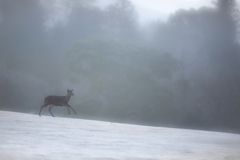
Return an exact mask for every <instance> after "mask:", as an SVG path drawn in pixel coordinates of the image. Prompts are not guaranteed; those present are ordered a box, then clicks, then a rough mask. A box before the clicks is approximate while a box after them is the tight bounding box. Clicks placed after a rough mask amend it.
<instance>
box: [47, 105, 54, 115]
mask: <svg viewBox="0 0 240 160" xmlns="http://www.w3.org/2000/svg"><path fill="white" fill-rule="evenodd" d="M52 108H53V105H50V107H49V108H48V111H49V113H50V114H51V115H52V116H53V117H54V115H53V114H52V112H51V109H52Z"/></svg>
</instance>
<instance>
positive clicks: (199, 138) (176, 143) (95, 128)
mask: <svg viewBox="0 0 240 160" xmlns="http://www.w3.org/2000/svg"><path fill="white" fill-rule="evenodd" d="M69 117H71V115H70V116H69ZM12 159H13V160H15V159H19V160H39V159H54V160H55V159H56V160H61V159H64V160H72V159H76V160H82V159H83V160H85V159H86V160H95V159H96V160H116V159H121V160H138V159H139V160H145V159H148V160H157V159H159V160H240V135H237V134H226V133H218V132H206V131H197V130H184V129H170V128H161V127H146V126H137V125H127V124H118V123H110V122H100V121H89V120H81V119H71V118H59V117H55V118H53V117H50V116H42V117H39V116H38V115H31V114H23V113H14V112H6V111H0V160H12Z"/></svg>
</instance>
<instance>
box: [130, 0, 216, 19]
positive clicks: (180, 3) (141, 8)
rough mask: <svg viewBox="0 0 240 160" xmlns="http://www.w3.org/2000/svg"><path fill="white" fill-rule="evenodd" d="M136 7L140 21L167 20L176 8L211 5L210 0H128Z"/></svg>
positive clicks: (195, 7)
mask: <svg viewBox="0 0 240 160" xmlns="http://www.w3.org/2000/svg"><path fill="white" fill-rule="evenodd" d="M130 1H131V2H132V3H133V4H134V5H135V7H136V10H137V12H138V14H139V19H140V22H142V23H144V22H148V21H152V20H158V19H160V20H162V21H165V20H167V18H168V16H169V15H170V14H171V13H174V12H175V11H177V10H178V9H180V8H181V9H191V8H194V9H198V8H200V7H202V6H210V7H213V6H214V5H213V3H212V0H130Z"/></svg>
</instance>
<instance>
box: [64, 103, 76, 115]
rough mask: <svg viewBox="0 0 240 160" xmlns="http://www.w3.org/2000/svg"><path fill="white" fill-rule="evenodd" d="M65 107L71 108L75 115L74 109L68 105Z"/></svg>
mask: <svg viewBox="0 0 240 160" xmlns="http://www.w3.org/2000/svg"><path fill="white" fill-rule="evenodd" d="M66 106H67V107H69V108H71V109H72V110H73V112H74V113H75V114H76V112H75V111H74V109H73V108H72V107H71V106H70V105H69V104H66Z"/></svg>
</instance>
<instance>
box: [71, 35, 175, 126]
mask: <svg viewBox="0 0 240 160" xmlns="http://www.w3.org/2000/svg"><path fill="white" fill-rule="evenodd" d="M67 56H68V61H69V62H68V72H69V75H70V77H71V80H72V81H74V82H78V83H79V84H84V87H83V88H85V90H86V91H85V93H84V94H82V96H81V97H80V98H79V102H78V105H79V106H82V109H81V110H84V111H85V113H86V114H92V115H94V116H96V115H99V116H101V117H111V118H114V119H116V120H121V121H123V120H140V121H142V122H151V123H152V124H154V123H155V124H159V123H163V122H171V121H173V120H174V114H175V110H174V101H173V95H172V91H171V87H170V82H169V81H170V80H171V75H172V73H173V72H174V70H175V68H174V66H175V60H174V58H173V57H172V56H171V54H169V53H167V52H164V51H161V50H157V49H154V48H148V47H143V46H140V45H137V44H127V43H120V42H119V41H115V40H113V39H108V38H90V39H86V40H82V41H79V42H78V43H76V44H75V45H74V46H73V47H72V48H71V50H70V51H68V52H67ZM80 86H81V87H82V85H80ZM86 88H87V89H86Z"/></svg>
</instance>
